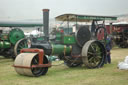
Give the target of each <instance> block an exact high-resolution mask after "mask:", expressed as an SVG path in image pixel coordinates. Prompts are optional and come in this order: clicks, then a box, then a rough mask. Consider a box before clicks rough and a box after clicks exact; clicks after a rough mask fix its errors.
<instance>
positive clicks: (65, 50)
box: [14, 26, 106, 76]
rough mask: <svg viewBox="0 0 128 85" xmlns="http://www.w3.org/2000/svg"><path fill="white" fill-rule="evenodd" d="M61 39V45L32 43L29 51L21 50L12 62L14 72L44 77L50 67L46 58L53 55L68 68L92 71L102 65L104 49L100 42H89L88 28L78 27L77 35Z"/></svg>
mask: <svg viewBox="0 0 128 85" xmlns="http://www.w3.org/2000/svg"><path fill="white" fill-rule="evenodd" d="M83 28H84V29H83ZM85 29H86V30H85ZM82 30H83V31H82ZM83 32H85V33H83ZM81 33H82V34H81ZM87 36H88V37H87ZM61 37H63V38H61V39H65V40H61V41H62V43H59V44H58V43H55V41H54V42H46V41H45V42H42V43H34V42H32V44H31V48H30V49H22V50H21V51H20V52H21V53H20V54H19V55H18V56H17V57H16V59H15V62H14V68H15V70H16V72H17V73H18V74H21V75H26V76H41V75H45V74H46V73H47V71H48V67H51V66H52V65H51V62H50V61H49V60H48V57H50V56H53V55H55V56H58V58H59V59H60V60H63V61H64V63H65V65H67V66H68V67H78V66H81V65H83V66H85V67H88V68H91V69H92V68H100V67H102V66H103V65H104V61H105V57H106V50H105V47H104V45H103V44H102V43H101V42H100V41H97V40H91V34H90V32H89V29H88V27H86V26H82V27H80V29H79V30H78V32H77V34H74V35H72V37H71V36H70V37H68V39H67V36H66V35H64V36H61ZM65 37H66V38H65ZM86 37H87V38H86ZM77 38H79V39H77ZM72 39H75V42H73V41H71V40H72ZM83 39H85V40H83ZM68 40H69V41H70V44H69V43H68V42H69V41H68ZM82 40H83V41H82ZM71 42H72V44H71ZM78 43H79V44H78ZM37 48H38V49H37ZM46 56H48V57H46Z"/></svg>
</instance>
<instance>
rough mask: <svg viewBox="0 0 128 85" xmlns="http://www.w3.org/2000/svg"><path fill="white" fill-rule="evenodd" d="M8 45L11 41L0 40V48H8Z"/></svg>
mask: <svg viewBox="0 0 128 85" xmlns="http://www.w3.org/2000/svg"><path fill="white" fill-rule="evenodd" d="M10 47H11V43H9V42H7V41H0V48H10Z"/></svg>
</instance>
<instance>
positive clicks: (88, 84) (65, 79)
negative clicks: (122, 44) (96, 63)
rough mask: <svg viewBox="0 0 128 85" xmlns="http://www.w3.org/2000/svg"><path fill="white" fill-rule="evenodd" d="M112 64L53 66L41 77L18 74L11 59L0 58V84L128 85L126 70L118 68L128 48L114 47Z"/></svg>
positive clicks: (127, 72) (127, 71) (127, 52)
mask: <svg viewBox="0 0 128 85" xmlns="http://www.w3.org/2000/svg"><path fill="white" fill-rule="evenodd" d="M111 53H112V64H106V65H104V67H103V68H100V69H87V68H84V67H77V68H68V67H67V66H65V65H63V64H62V65H59V66H53V67H51V68H49V71H48V73H47V74H46V75H45V76H41V77H27V76H21V75H18V74H17V73H16V72H15V70H14V68H13V67H12V65H13V60H11V59H4V58H0V85H128V70H119V69H118V68H117V65H118V62H120V61H123V60H124V58H125V56H126V55H128V49H119V48H114V49H113V50H112V52H111Z"/></svg>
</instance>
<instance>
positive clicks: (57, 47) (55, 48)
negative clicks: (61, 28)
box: [51, 44, 72, 55]
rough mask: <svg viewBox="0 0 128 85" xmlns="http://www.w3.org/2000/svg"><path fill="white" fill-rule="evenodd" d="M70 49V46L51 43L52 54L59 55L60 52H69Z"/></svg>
mask: <svg viewBox="0 0 128 85" xmlns="http://www.w3.org/2000/svg"><path fill="white" fill-rule="evenodd" d="M71 50H72V46H67V45H54V44H52V53H51V54H52V55H60V54H64V55H66V54H70V53H71Z"/></svg>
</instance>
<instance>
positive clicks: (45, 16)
mask: <svg viewBox="0 0 128 85" xmlns="http://www.w3.org/2000/svg"><path fill="white" fill-rule="evenodd" d="M43 25H44V34H45V40H46V41H48V40H49V9H43Z"/></svg>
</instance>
